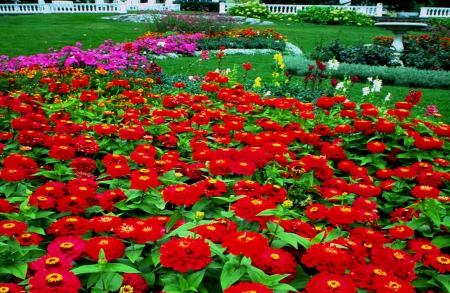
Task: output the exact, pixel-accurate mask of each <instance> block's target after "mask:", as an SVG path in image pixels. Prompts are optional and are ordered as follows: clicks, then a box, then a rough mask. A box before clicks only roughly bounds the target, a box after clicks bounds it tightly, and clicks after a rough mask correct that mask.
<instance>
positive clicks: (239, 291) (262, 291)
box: [223, 282, 273, 293]
mask: <svg viewBox="0 0 450 293" xmlns="http://www.w3.org/2000/svg"><path fill="white" fill-rule="evenodd" d="M248 292H251V293H273V290H270V289H269V288H267V286H266V285H263V284H258V283H251V282H240V283H238V284H236V285H233V286H231V287H228V288H227V289H225V290H224V291H223V293H248Z"/></svg>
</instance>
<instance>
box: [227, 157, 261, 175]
mask: <svg viewBox="0 0 450 293" xmlns="http://www.w3.org/2000/svg"><path fill="white" fill-rule="evenodd" d="M230 171H231V172H233V173H235V174H238V175H246V176H252V175H253V174H254V173H255V171H256V165H255V163H253V162H251V161H249V160H237V161H235V162H233V163H232V164H231V166H230Z"/></svg>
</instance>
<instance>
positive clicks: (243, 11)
mask: <svg viewBox="0 0 450 293" xmlns="http://www.w3.org/2000/svg"><path fill="white" fill-rule="evenodd" d="M227 12H228V14H229V15H233V16H244V17H251V18H267V17H268V16H269V14H270V12H269V8H268V7H267V6H266V5H264V4H259V2H258V1H254V2H246V3H243V4H240V5H235V6H231V7H230V8H228V11H227Z"/></svg>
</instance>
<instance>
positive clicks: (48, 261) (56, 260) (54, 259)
mask: <svg viewBox="0 0 450 293" xmlns="http://www.w3.org/2000/svg"><path fill="white" fill-rule="evenodd" d="M57 263H59V258H57V257H49V258H47V259H46V260H45V264H48V265H54V264H57Z"/></svg>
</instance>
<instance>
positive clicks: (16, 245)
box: [8, 237, 24, 256]
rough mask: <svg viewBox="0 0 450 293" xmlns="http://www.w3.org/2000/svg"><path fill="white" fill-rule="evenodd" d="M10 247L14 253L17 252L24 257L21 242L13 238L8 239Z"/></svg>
mask: <svg viewBox="0 0 450 293" xmlns="http://www.w3.org/2000/svg"><path fill="white" fill-rule="evenodd" d="M8 246H9V247H11V248H12V249H13V250H14V251H17V252H18V253H20V255H22V256H23V255H24V254H23V252H22V248H21V247H20V244H19V242H18V241H17V240H16V238H14V237H11V238H9V239H8Z"/></svg>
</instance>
